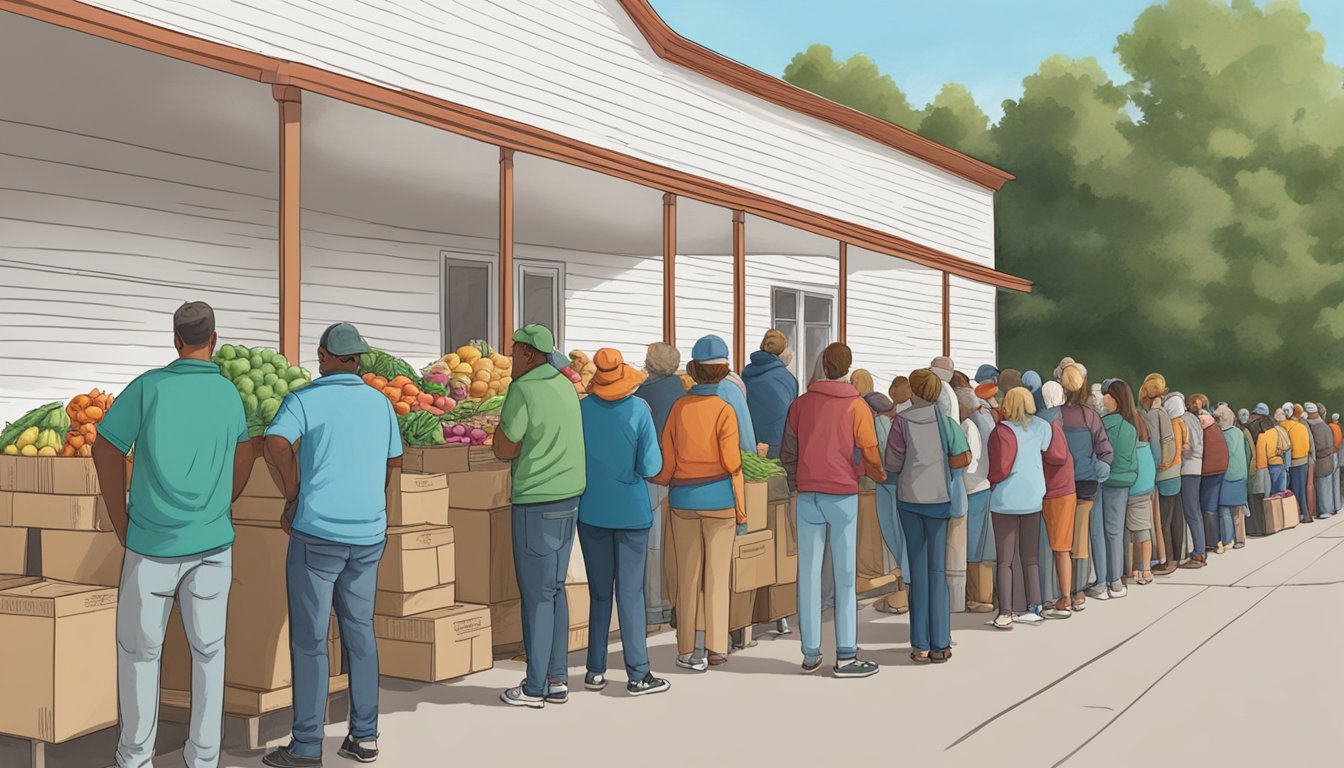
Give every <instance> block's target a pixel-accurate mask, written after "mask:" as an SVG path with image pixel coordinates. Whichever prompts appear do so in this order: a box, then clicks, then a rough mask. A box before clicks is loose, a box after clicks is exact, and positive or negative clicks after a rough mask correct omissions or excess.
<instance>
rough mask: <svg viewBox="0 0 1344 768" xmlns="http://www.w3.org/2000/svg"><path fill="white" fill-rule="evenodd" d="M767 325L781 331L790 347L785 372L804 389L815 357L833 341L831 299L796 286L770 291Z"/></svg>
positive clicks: (833, 311) (833, 299) (833, 314)
mask: <svg viewBox="0 0 1344 768" xmlns="http://www.w3.org/2000/svg"><path fill="white" fill-rule="evenodd" d="M770 325H771V327H772V328H774V329H775V330H777V331H779V332H780V333H782V334H784V337H785V338H787V339H788V340H789V348H790V349H792V350H793V362H792V363H790V364H789V371H790V372H791V373H792V374H793V375H794V377H795V378H797V379H798V388H799V389H800V390H803V389H806V388H807V380H808V378H810V377H811V375H812V366H813V365H814V364H815V363H816V360H817V356H818V355H820V354H821V352H822V350H824V349H826V347H827V346H829V345H830V343H831V342H832V341H834V340H835V331H834V327H835V298H834V297H833V296H830V295H827V294H824V293H812V292H809V291H804V290H802V289H798V288H787V287H780V286H776V287H774V288H772V289H771V290H770Z"/></svg>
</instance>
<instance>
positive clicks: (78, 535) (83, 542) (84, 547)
mask: <svg viewBox="0 0 1344 768" xmlns="http://www.w3.org/2000/svg"><path fill="white" fill-rule="evenodd" d="M41 549H42V551H41V561H42V576H43V578H47V579H55V580H57V581H68V582H71V583H74V584H96V585H98V586H103V587H115V586H119V585H120V584H121V561H122V558H123V557H124V556H125V554H126V548H125V547H123V546H122V545H121V542H120V541H118V540H117V534H115V533H112V532H107V533H97V532H94V531H53V530H48V531H42V534H41ZM283 560H284V557H283V553H282V554H281V561H282V563H281V564H282V566H283ZM237 567H238V565H237V563H234V568H235V569H236V568H237ZM235 574H236V571H235ZM277 583H278V584H281V585H283V584H284V581H283V580H281V581H279V582H277ZM282 591H283V590H282Z"/></svg>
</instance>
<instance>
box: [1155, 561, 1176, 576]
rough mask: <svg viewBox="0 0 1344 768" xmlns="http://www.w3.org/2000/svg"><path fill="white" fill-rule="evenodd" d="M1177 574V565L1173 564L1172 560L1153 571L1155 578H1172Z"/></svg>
mask: <svg viewBox="0 0 1344 768" xmlns="http://www.w3.org/2000/svg"><path fill="white" fill-rule="evenodd" d="M1175 572H1176V564H1175V563H1173V562H1171V561H1170V560H1168V561H1167V562H1165V563H1163V564H1161V565H1159V566H1158V567H1156V568H1154V569H1153V575H1154V576H1170V575H1171V574H1173V573H1175Z"/></svg>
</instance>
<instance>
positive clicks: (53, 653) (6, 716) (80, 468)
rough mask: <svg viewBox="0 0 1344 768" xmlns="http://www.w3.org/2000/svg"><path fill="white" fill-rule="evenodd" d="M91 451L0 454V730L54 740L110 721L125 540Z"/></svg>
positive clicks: (114, 719)
mask: <svg viewBox="0 0 1344 768" xmlns="http://www.w3.org/2000/svg"><path fill="white" fill-rule="evenodd" d="M98 494H99V486H98V476H97V473H96V472H95V470H94V467H93V460H92V459H89V458H80V457H28V456H0V637H3V638H5V643H6V647H5V652H4V653H3V654H0V679H3V680H4V681H5V682H6V686H7V690H12V691H24V692H25V695H22V696H15V695H9V696H0V733H6V734H10V735H13V736H20V737H24V738H29V739H35V740H39V741H47V742H61V741H65V740H67V739H71V738H74V737H76V736H81V735H84V734H86V733H92V732H93V731H97V730H101V729H103V728H107V727H109V726H112V725H115V724H116V722H117V689H116V680H117V673H116V669H117V664H116V605H117V591H116V589H115V587H116V586H117V583H118V582H119V580H120V574H121V558H122V551H123V550H122V547H121V544H120V543H119V542H118V541H117V537H116V534H115V533H112V532H110V531H111V526H110V524H109V521H108V518H107V511H106V509H105V508H104V506H103V503H102V500H101V498H100V496H99V495H98Z"/></svg>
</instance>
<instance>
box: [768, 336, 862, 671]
mask: <svg viewBox="0 0 1344 768" xmlns="http://www.w3.org/2000/svg"><path fill="white" fill-rule="evenodd" d="M852 362H853V354H852V353H851V352H850V350H849V347H847V346H845V345H844V344H832V345H830V346H829V347H827V348H826V351H825V352H823V353H822V357H821V368H822V373H823V378H822V379H820V380H818V381H814V382H812V383H811V384H809V385H808V387H807V392H805V393H803V395H802V396H801V397H799V398H798V399H797V400H795V401H794V402H793V405H791V406H789V414H788V417H787V418H786V419H785V424H784V441H783V445H782V446H781V447H780V452H779V458H780V460H781V461H782V462H783V464H784V469H785V471H786V472H787V473H788V481H789V490H791V491H794V492H796V493H797V494H798V623H799V625H800V626H799V629H800V633H799V634H800V635H801V636H802V644H803V671H804V672H809V673H810V672H815V671H817V670H818V669H820V668H821V659H822V657H821V558H822V554H823V548H824V547H825V546H826V541H827V535H828V534H829V538H830V554H831V564H832V566H833V567H832V571H833V572H834V575H835V656H836V662H835V667H834V673H835V676H836V677H870V676H872V675H875V674H877V665H876V664H874V663H873V662H871V661H864V660H862V659H860V658H859V657H858V656H859V642H858V634H859V628H858V599H857V596H856V594H855V592H854V581H855V571H856V568H857V562H856V560H857V556H858V550H857V535H858V521H859V478H860V477H861V476H864V475H867V476H868V477H869V478H870V479H872V480H873V481H874V482H877V483H881V482H883V481H885V480H886V479H887V474H886V471H885V470H883V469H882V456H881V452H880V451H879V450H878V447H877V430H876V429H875V428H874V426H873V416H872V411H871V410H869V408H868V405H867V404H866V403H864V401H863V399H862V398H860V397H859V391H858V390H857V389H855V388H854V386H853V385H852V384H850V383H849V382H847V381H845V377H846V376H847V375H848V374H849V367H850V364H851V363H852Z"/></svg>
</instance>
